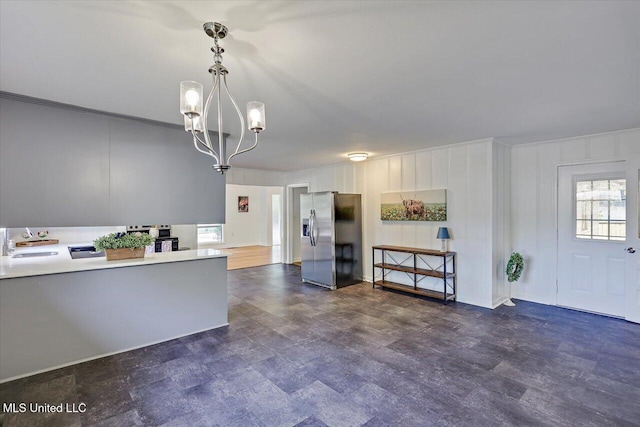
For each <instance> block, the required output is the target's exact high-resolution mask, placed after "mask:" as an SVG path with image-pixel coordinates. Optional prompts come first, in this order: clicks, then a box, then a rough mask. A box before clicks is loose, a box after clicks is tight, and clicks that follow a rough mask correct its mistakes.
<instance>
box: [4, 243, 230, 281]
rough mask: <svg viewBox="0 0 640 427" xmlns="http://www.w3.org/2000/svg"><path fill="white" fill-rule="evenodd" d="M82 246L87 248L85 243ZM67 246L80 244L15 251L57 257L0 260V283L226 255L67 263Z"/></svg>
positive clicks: (199, 252) (206, 252)
mask: <svg viewBox="0 0 640 427" xmlns="http://www.w3.org/2000/svg"><path fill="white" fill-rule="evenodd" d="M85 245H87V244H86V243H85ZM68 246H82V244H80V245H78V244H61V245H48V246H38V247H31V248H24V249H17V250H16V252H15V254H19V253H26V252H49V251H53V252H58V255H51V256H42V257H33V258H12V257H11V256H3V257H0V280H1V279H13V278H17V277H28V276H42V275H46V274H59V273H71V272H75V271H88V270H102V269H107V268H120V267H135V266H141V265H151V264H161V263H168V262H181V261H196V260H199V259H209V258H221V257H227V256H229V255H230V253H228V252H224V251H220V250H217V249H195V250H187V251H176V252H159V253H154V254H147V255H145V257H144V258H137V259H125V260H118V261H107V258H106V257H98V258H83V259H71V255H70V254H69V249H68Z"/></svg>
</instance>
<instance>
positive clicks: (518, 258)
mask: <svg viewBox="0 0 640 427" xmlns="http://www.w3.org/2000/svg"><path fill="white" fill-rule="evenodd" d="M522 270H524V259H523V258H522V255H520V254H519V253H518V252H514V253H512V254H511V257H510V258H509V262H508V263H507V270H506V271H505V273H507V280H509V281H510V282H517V281H518V279H520V275H522Z"/></svg>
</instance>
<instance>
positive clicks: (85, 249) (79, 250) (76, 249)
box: [68, 246, 105, 259]
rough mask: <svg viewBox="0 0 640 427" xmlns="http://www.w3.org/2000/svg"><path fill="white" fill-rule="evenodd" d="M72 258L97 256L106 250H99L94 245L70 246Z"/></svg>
mask: <svg viewBox="0 0 640 427" xmlns="http://www.w3.org/2000/svg"><path fill="white" fill-rule="evenodd" d="M68 248H69V254H70V255H71V259H79V258H97V257H101V256H105V255H104V251H100V252H97V251H96V248H95V247H94V246H68Z"/></svg>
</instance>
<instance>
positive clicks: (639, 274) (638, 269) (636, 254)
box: [625, 157, 640, 323]
mask: <svg viewBox="0 0 640 427" xmlns="http://www.w3.org/2000/svg"><path fill="white" fill-rule="evenodd" d="M626 164H627V168H626V169H627V170H626V172H627V212H628V215H627V218H628V221H627V242H626V245H625V256H626V257H627V259H626V264H627V275H626V297H625V304H626V307H625V313H626V314H625V318H626V319H627V320H629V321H631V322H636V323H640V207H639V206H640V157H636V158H633V159H629V160H627V161H626Z"/></svg>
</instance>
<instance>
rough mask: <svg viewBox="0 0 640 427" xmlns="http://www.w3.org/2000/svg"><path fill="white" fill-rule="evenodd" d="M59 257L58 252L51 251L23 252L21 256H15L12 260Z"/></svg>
mask: <svg viewBox="0 0 640 427" xmlns="http://www.w3.org/2000/svg"><path fill="white" fill-rule="evenodd" d="M53 255H58V252H55V251H49V252H23V253H21V254H15V255H13V256H12V257H11V258H34V257H38V256H53Z"/></svg>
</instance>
